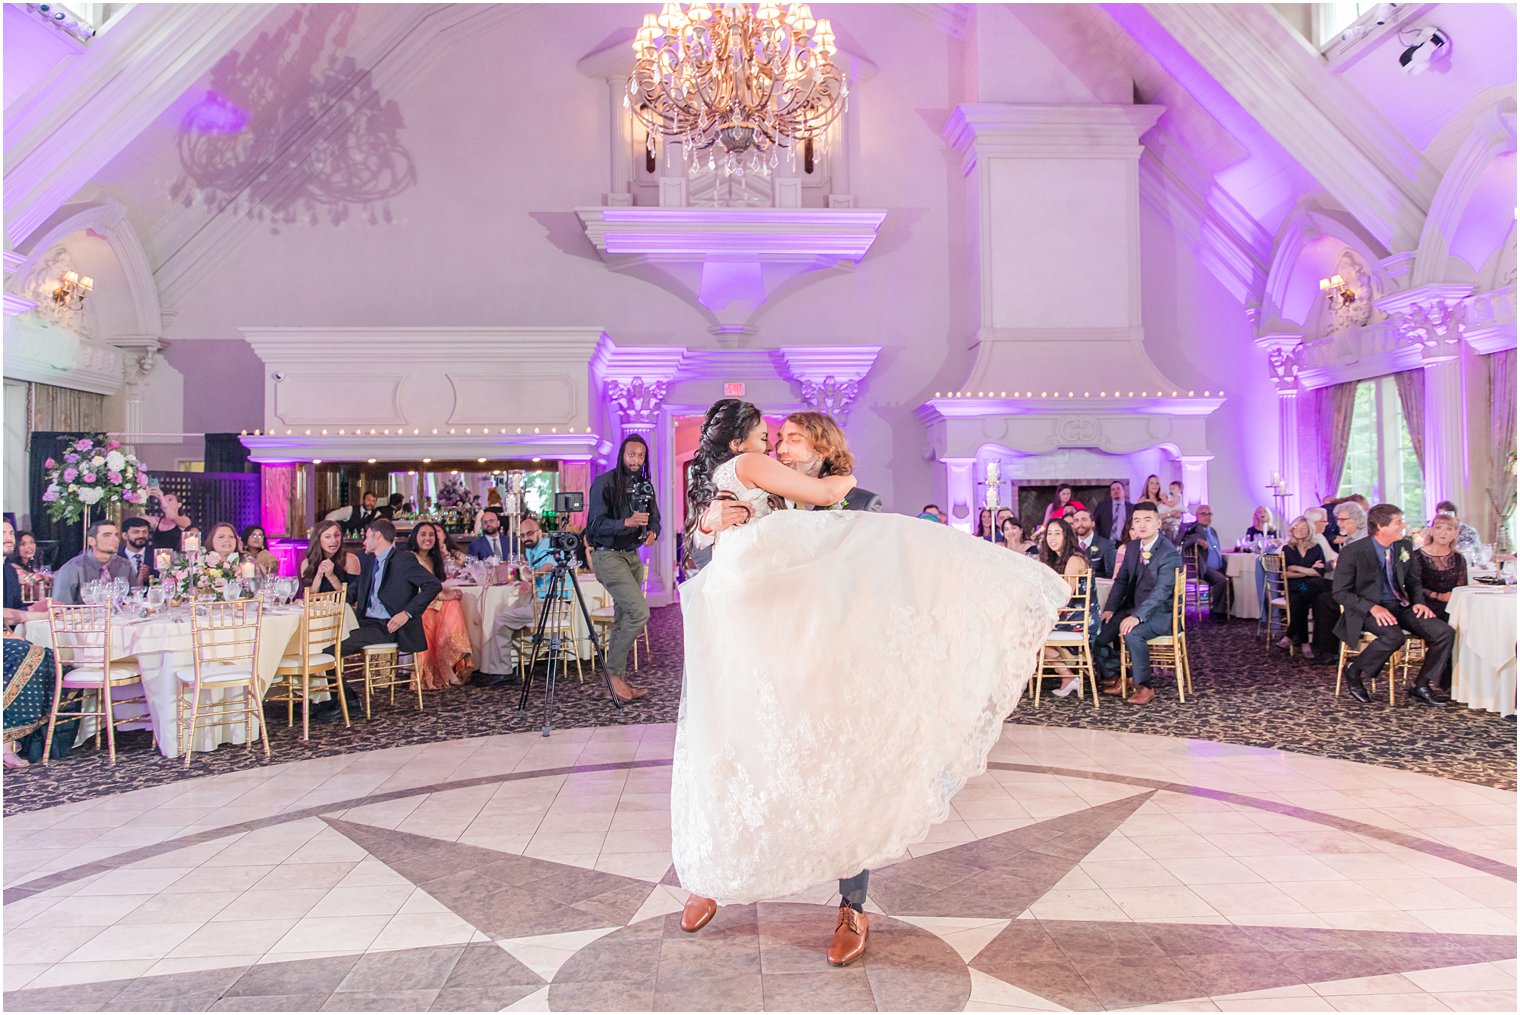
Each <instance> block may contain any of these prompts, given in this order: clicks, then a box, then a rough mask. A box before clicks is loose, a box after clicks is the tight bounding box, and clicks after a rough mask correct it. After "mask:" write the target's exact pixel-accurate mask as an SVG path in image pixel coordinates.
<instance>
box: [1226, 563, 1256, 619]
mask: <svg viewBox="0 0 1520 1015" xmlns="http://www.w3.org/2000/svg"><path fill="white" fill-rule="evenodd" d="M1260 559H1261V556H1260V555H1259V554H1255V553H1227V554H1225V555H1224V573H1225V575H1226V576H1227V577H1228V578H1229V579H1230V616H1232V617H1243V618H1244V619H1246V620H1256V619H1258V618H1259V617H1260V616H1261V599H1260V597H1259V596H1258V595H1257V590H1256V562H1257V561H1258V560H1260Z"/></svg>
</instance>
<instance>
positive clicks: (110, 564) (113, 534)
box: [53, 522, 140, 606]
mask: <svg viewBox="0 0 1520 1015" xmlns="http://www.w3.org/2000/svg"><path fill="white" fill-rule="evenodd" d="M84 541H85V548H84V552H83V553H81V554H80V555H79V556H77V557H75V558H74V559H73V560H70V561H69V562H68V563H67V564H64V565H63V566H62V567H60V568H59V569H58V573H57V574H55V575H53V599H54V600H55V601H57V602H60V603H63V604H65V605H66V606H78V605H79V604H80V599H79V587H80V586H81V585H83V584H84V583H85V582H93V581H101V580H102V579H104V580H105V581H114V580H115V579H117V578H125V579H126V580H127V581H129V582H131V584H132V586H133V587H134V588H135V587H136V586H137V585H139V584H140V582H139V581H138V575H137V573H136V572H134V571H133V570H132V565H131V564H129V563H128V562H127V558H125V557H122V556H120V555H118V554H117V552H116V551H117V550H118V549H119V548H120V547H121V532H120V530H118V529H117V528H116V523H115V522H96V523H95V524H94V525H91V526H90V528H89V530H88V531H87V532H86V533H85V540H84Z"/></svg>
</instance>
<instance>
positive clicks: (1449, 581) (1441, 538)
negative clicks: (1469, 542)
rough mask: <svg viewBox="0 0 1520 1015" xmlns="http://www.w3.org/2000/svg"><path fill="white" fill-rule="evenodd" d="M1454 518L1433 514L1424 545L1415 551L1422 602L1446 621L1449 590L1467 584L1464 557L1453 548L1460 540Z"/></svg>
mask: <svg viewBox="0 0 1520 1015" xmlns="http://www.w3.org/2000/svg"><path fill="white" fill-rule="evenodd" d="M1460 531H1461V530H1460V529H1459V528H1458V526H1457V520H1456V518H1454V517H1452V516H1451V515H1436V517H1435V520H1434V521H1432V522H1431V523H1430V528H1428V529H1426V530H1425V545H1424V546H1422V547H1420V548H1419V549H1418V550H1416V551H1415V555H1416V556H1417V557H1418V558H1419V560H1420V584H1421V585H1422V586H1423V587H1424V589H1425V605H1426V606H1429V607H1430V609H1431V611H1432V612H1433V613H1435V615H1436V616H1437V617H1439V618H1440V619H1441V620H1450V619H1451V618H1450V616H1449V615H1448V614H1449V611H1450V607H1449V606H1448V604H1449V603H1450V602H1451V593H1452V590H1453V589H1457V588H1460V587H1462V586H1463V585H1466V584H1467V559H1466V558H1465V557H1463V556H1462V554H1461V552H1460V551H1458V549H1457V544H1458V542H1459V541H1460V540H1461V536H1460V534H1459V533H1460Z"/></svg>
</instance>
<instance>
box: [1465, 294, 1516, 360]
mask: <svg viewBox="0 0 1520 1015" xmlns="http://www.w3.org/2000/svg"><path fill="white" fill-rule="evenodd" d="M1462 337H1463V338H1464V339H1465V340H1466V341H1467V344H1468V345H1470V346H1472V347H1473V350H1474V351H1475V352H1480V353H1483V354H1485V355H1486V354H1488V353H1494V352H1503V351H1504V350H1506V349H1513V348H1515V287H1514V286H1513V285H1508V286H1505V287H1504V288H1503V289H1495V290H1492V291H1491V292H1486V293H1476V294H1474V295H1473V296H1471V297H1469V298H1468V300H1467V330H1466V331H1464V332H1463V334H1462Z"/></svg>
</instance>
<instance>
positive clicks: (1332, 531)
mask: <svg viewBox="0 0 1520 1015" xmlns="http://www.w3.org/2000/svg"><path fill="white" fill-rule="evenodd" d="M1339 503H1340V498H1339V497H1326V498H1325V501H1324V503H1323V504H1321V505H1320V506H1319V510H1321V511H1323V512H1324V513H1325V519H1326V521H1325V529H1324V531H1323V532H1321V533H1320V535H1322V536H1324V537H1325V541H1326V542H1327V543H1329V544H1330V545H1331V547H1332V548H1333V547H1334V546H1335V537H1336V536H1338V535H1340V530H1339V529H1337V528H1336V527H1335V506H1336V505H1337V504H1339ZM1304 517H1306V518H1308V517H1309V514H1308V512H1307V511H1306V512H1304ZM1310 520H1311V521H1312V520H1313V519H1310Z"/></svg>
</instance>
